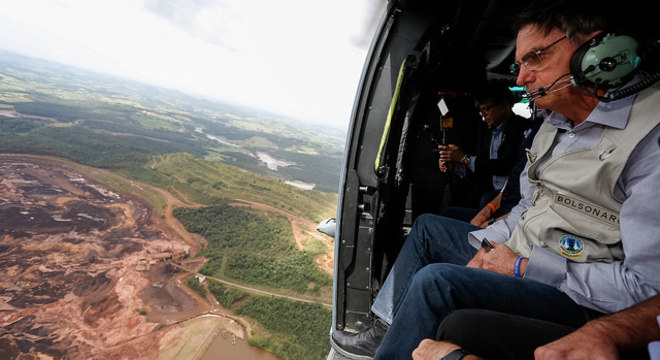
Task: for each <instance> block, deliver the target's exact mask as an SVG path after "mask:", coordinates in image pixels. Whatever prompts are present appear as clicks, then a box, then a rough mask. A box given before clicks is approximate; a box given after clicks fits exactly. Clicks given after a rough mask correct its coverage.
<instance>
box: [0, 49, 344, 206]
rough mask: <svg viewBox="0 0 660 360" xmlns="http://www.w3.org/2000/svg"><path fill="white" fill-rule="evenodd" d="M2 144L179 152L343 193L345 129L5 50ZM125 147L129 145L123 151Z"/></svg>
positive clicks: (132, 160)
mask: <svg viewBox="0 0 660 360" xmlns="http://www.w3.org/2000/svg"><path fill="white" fill-rule="evenodd" d="M0 120H1V121H0V125H1V126H0V140H2V141H1V142H0V152H26V153H33V154H48V155H57V156H62V157H66V158H69V159H71V160H74V161H76V162H80V163H83V164H86V165H91V166H96V167H103V168H109V169H120V170H123V171H135V169H136V168H139V167H141V166H142V165H144V164H145V163H146V162H147V161H148V160H149V156H150V155H155V154H168V153H176V152H186V153H190V154H192V155H194V156H196V157H198V158H204V159H207V160H211V161H215V162H221V163H225V164H232V165H236V166H238V167H240V168H243V169H245V170H249V171H251V172H255V173H258V174H261V175H265V176H268V177H271V178H274V179H277V180H280V181H285V182H286V181H289V182H292V183H295V184H298V183H304V184H308V187H311V186H313V187H314V188H315V189H317V190H321V191H324V192H330V193H334V192H336V191H337V188H338V174H339V172H340V171H339V169H340V165H341V160H340V159H341V157H342V153H343V142H344V132H343V130H338V129H334V128H331V127H321V126H319V125H309V124H304V123H301V122H295V121H293V120H291V119H286V118H285V117H283V116H281V115H277V114H270V113H267V112H265V111H262V110H255V109H249V108H244V107H240V106H236V105H231V104H224V103H220V102H216V101H211V100H208V99H203V98H199V97H194V96H191V95H187V94H183V93H181V92H178V91H176V90H167V89H161V88H156V87H153V86H149V85H144V84H141V83H137V82H135V81H131V80H126V79H121V78H116V77H111V76H107V75H102V74H96V73H91V72H87V71H82V70H79V69H75V68H71V67H68V66H64V65H59V64H54V63H50V62H46V61H42V60H37V59H31V58H26V57H23V56H20V55H16V54H12V53H8V52H6V51H2V50H0ZM117 149H121V151H117Z"/></svg>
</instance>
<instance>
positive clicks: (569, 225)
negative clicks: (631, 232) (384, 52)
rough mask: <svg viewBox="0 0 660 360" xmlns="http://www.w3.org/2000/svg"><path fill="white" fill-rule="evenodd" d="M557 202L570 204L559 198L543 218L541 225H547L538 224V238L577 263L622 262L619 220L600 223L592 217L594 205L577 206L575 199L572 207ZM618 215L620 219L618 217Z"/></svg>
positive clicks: (571, 204) (554, 200)
mask: <svg viewBox="0 0 660 360" xmlns="http://www.w3.org/2000/svg"><path fill="white" fill-rule="evenodd" d="M558 197H559V199H558ZM548 200H550V199H548ZM558 200H563V201H567V200H565V199H563V198H561V196H559V195H556V196H555V198H554V199H553V200H551V201H553V202H552V203H551V204H550V206H548V207H547V211H545V214H544V216H543V217H542V221H541V222H542V223H543V224H546V225H545V226H543V224H539V225H541V226H540V228H541V231H540V232H539V236H540V237H541V238H542V239H544V242H545V243H546V246H548V247H549V248H550V249H552V250H553V251H554V252H556V253H558V254H559V255H561V256H563V257H565V258H567V259H570V260H572V261H575V262H594V261H598V262H612V261H617V260H622V259H623V250H622V248H621V233H620V231H619V226H618V221H617V222H614V218H612V223H611V224H608V223H606V222H605V221H601V220H598V219H597V218H595V217H594V216H593V212H594V210H593V206H592V205H586V204H584V203H575V202H573V201H574V200H575V199H572V198H571V199H570V201H571V203H570V204H566V203H558V202H557V201H558ZM601 210H602V209H601ZM589 212H591V214H590V213H589ZM608 216H609V215H608ZM616 216H617V219H618V214H617V215H616Z"/></svg>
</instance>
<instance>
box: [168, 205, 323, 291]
mask: <svg viewBox="0 0 660 360" xmlns="http://www.w3.org/2000/svg"><path fill="white" fill-rule="evenodd" d="M174 215H175V216H176V217H177V219H179V221H181V223H182V224H183V225H184V226H185V228H186V230H187V231H189V232H194V233H198V234H200V235H202V236H203V237H204V238H205V239H206V240H207V241H208V245H207V247H206V248H205V249H204V250H202V251H201V252H199V254H198V256H202V257H205V258H207V259H208V261H207V262H206V263H205V264H204V266H203V267H202V268H201V269H200V270H199V272H200V273H202V274H205V275H208V276H213V277H218V278H223V279H231V280H235V281H238V282H241V283H244V284H250V285H252V286H258V287H262V288H266V289H288V290H292V291H294V292H296V293H299V294H309V295H316V296H324V297H328V296H329V292H330V291H331V287H332V279H331V278H330V276H329V275H328V274H326V273H324V272H323V271H322V270H321V269H319V267H318V266H317V265H316V263H315V262H314V257H315V256H316V255H319V254H314V253H309V252H303V251H300V250H298V249H297V248H296V245H295V243H294V241H293V234H292V233H291V225H290V223H289V221H288V219H287V218H286V217H284V216H282V215H279V214H273V213H269V214H268V216H264V215H259V214H255V213H254V212H253V211H252V210H248V209H246V208H242V207H233V206H229V205H220V206H211V207H205V208H177V209H175V211H174Z"/></svg>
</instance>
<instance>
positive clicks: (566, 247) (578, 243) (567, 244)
mask: <svg viewBox="0 0 660 360" xmlns="http://www.w3.org/2000/svg"><path fill="white" fill-rule="evenodd" d="M582 251H584V241H582V239H580V238H578V237H576V236H573V235H564V236H562V237H561V240H559V252H560V253H561V254H562V255H564V256H566V257H567V258H572V259H575V258H579V257H582Z"/></svg>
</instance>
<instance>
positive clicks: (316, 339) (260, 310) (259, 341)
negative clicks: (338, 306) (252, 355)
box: [208, 280, 332, 360]
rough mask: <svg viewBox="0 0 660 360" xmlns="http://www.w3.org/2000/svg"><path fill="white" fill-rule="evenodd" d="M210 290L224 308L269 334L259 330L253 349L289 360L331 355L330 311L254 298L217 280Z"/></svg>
mask: <svg viewBox="0 0 660 360" xmlns="http://www.w3.org/2000/svg"><path fill="white" fill-rule="evenodd" d="M208 288H209V290H210V291H211V292H212V293H213V295H214V296H215V297H216V299H217V300H218V302H220V304H221V305H222V306H223V307H225V308H227V309H230V310H232V311H233V312H235V313H236V314H238V315H240V316H246V317H249V318H251V319H254V320H255V321H257V322H258V323H259V324H260V325H261V326H263V328H264V330H265V331H263V332H262V331H259V330H256V331H254V333H253V334H252V336H251V337H250V339H249V343H250V344H251V345H253V346H258V347H261V348H264V349H266V350H268V351H270V352H272V353H273V354H275V355H276V356H277V357H279V358H281V359H287V360H322V359H325V358H326V356H327V355H328V351H330V344H329V342H328V331H329V329H330V326H331V323H332V320H331V310H330V309H327V308H324V307H323V306H321V305H318V304H308V303H302V302H294V301H290V300H286V299H281V298H275V297H268V296H257V295H252V294H248V293H246V292H244V291H241V290H237V289H230V288H228V287H225V286H223V285H222V284H220V283H218V282H217V281H214V280H208Z"/></svg>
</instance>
